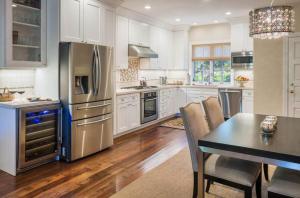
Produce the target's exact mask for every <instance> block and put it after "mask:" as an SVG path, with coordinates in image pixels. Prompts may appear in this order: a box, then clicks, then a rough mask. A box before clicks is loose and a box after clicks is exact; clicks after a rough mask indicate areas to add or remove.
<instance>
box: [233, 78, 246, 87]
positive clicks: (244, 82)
mask: <svg viewBox="0 0 300 198" xmlns="http://www.w3.org/2000/svg"><path fill="white" fill-rule="evenodd" d="M236 82H237V83H238V84H239V85H240V87H245V84H246V83H247V82H249V80H237V81H236Z"/></svg>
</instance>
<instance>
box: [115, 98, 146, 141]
mask: <svg viewBox="0 0 300 198" xmlns="http://www.w3.org/2000/svg"><path fill="white" fill-rule="evenodd" d="M140 124H141V121H140V95H139V94H130V95H124V96H118V97H117V130H116V133H117V134H119V133H123V132H125V131H129V130H131V129H134V128H136V127H139V126H140ZM117 134H115V135H117Z"/></svg>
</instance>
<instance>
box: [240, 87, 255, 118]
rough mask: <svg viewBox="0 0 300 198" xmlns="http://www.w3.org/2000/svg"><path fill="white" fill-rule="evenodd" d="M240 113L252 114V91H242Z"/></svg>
mask: <svg viewBox="0 0 300 198" xmlns="http://www.w3.org/2000/svg"><path fill="white" fill-rule="evenodd" d="M242 112H243V113H253V112H254V106H253V90H243V99H242Z"/></svg>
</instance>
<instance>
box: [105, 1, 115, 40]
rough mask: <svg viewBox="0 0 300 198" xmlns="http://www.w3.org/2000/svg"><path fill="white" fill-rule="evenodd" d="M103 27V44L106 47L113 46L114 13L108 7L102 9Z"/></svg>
mask: <svg viewBox="0 0 300 198" xmlns="http://www.w3.org/2000/svg"><path fill="white" fill-rule="evenodd" d="M103 10H104V11H103V14H104V17H103V21H104V22H103V23H104V24H103V27H104V36H103V38H102V39H103V43H104V45H106V46H115V45H114V43H115V30H116V29H115V24H116V23H115V12H114V10H113V9H110V8H109V7H104V8H103Z"/></svg>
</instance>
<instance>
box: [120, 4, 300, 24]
mask: <svg viewBox="0 0 300 198" xmlns="http://www.w3.org/2000/svg"><path fill="white" fill-rule="evenodd" d="M123 1H124V2H123V3H122V4H121V6H122V7H125V8H128V9H130V10H134V11H136V12H139V13H142V14H144V15H147V16H149V17H152V18H156V19H158V20H161V21H162V22H165V23H168V24H170V25H192V24H193V23H195V22H196V23H197V24H198V25H203V24H212V23H214V21H215V20H217V21H218V22H220V23H221V22H226V21H227V20H226V19H227V18H228V17H230V18H231V17H241V16H247V15H248V13H249V11H250V10H251V9H254V8H258V7H264V6H268V5H270V4H271V0H123ZM296 2H300V0H275V2H274V5H280V4H291V3H296ZM146 4H149V5H151V7H152V8H151V9H150V10H146V9H144V7H145V5H146ZM228 11H230V12H232V14H231V15H230V16H227V15H225V12H228ZM176 18H180V19H181V21H180V22H176V21H175V19H176Z"/></svg>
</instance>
